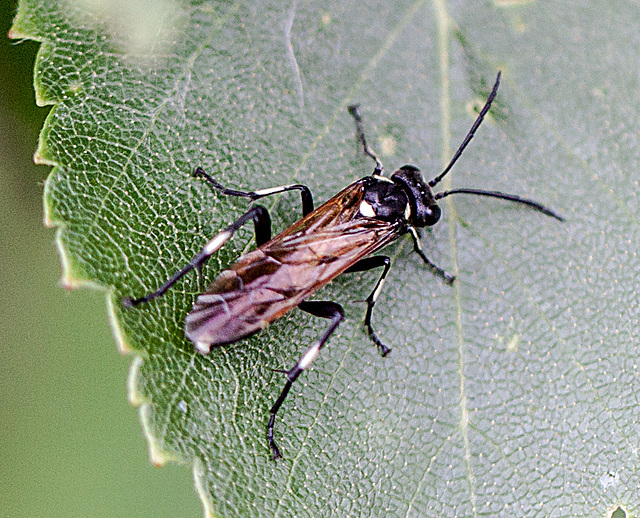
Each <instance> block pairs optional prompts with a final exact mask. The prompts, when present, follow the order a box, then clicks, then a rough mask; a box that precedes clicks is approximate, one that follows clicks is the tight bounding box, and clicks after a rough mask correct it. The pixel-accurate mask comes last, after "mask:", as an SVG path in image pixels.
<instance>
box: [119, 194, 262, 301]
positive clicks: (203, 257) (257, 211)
mask: <svg viewBox="0 0 640 518" xmlns="http://www.w3.org/2000/svg"><path fill="white" fill-rule="evenodd" d="M251 220H253V224H254V227H255V232H256V242H257V243H258V245H260V244H262V243H266V242H267V241H269V239H271V218H270V217H269V212H268V211H267V209H265V208H264V207H262V206H261V205H256V206H255V207H252V208H251V209H249V210H248V211H247V212H245V213H244V214H243V215H242V216H240V217H239V218H238V219H237V220H236V221H235V222H233V223H232V224H231V225H229V226H228V227H227V228H226V229H225V230H223V231H222V232H220V233H218V234H216V235H215V236H213V237H212V238H211V239H210V240H209V241H207V244H206V245H204V248H203V249H202V250H200V252H198V254H197V255H196V256H195V257H194V258H193V259H191V261H189V263H188V264H187V265H186V266H185V267H184V268H182V269H181V270H178V271H177V272H176V273H174V274H173V275H172V276H171V278H170V279H169V280H168V281H167V282H165V283H164V284H163V285H162V286H160V287H159V288H158V289H157V290H156V291H152V292H151V293H148V294H147V295H145V296H144V297H140V298H137V299H134V298H131V297H126V298H124V299H122V304H123V305H124V306H126V307H132V306H137V305H138V304H142V303H143V302H149V301H150V300H153V299H155V298H158V297H161V296H162V295H164V294H165V292H166V291H167V290H168V289H169V288H170V287H171V286H173V285H174V284H175V283H176V282H177V281H178V280H180V279H181V278H182V277H184V275H185V274H187V273H188V272H190V271H191V270H193V269H194V268H195V269H196V270H198V271H200V269H201V268H202V265H203V264H204V263H205V262H206V261H207V259H209V257H211V256H212V255H213V254H214V253H216V252H217V251H218V250H219V249H220V248H221V247H222V245H224V244H225V243H226V242H227V241H228V240H229V239H230V238H231V236H232V235H233V234H234V233H235V232H236V231H237V230H238V229H239V228H240V227H241V226H242V225H244V224H245V223H247V222H248V221H251Z"/></svg>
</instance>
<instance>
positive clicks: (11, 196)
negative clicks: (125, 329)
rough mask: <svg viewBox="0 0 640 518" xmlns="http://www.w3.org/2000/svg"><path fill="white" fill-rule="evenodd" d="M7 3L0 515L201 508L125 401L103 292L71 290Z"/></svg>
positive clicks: (29, 52) (29, 69)
mask: <svg viewBox="0 0 640 518" xmlns="http://www.w3.org/2000/svg"><path fill="white" fill-rule="evenodd" d="M16 5H17V2H14V1H3V2H0V32H1V34H2V36H1V37H0V40H1V42H0V220H1V221H2V224H1V225H0V319H1V322H2V339H1V342H0V343H1V347H2V353H1V360H0V394H1V399H0V401H1V403H0V405H1V406H0V433H1V436H2V440H1V441H0V516H1V517H23V516H28V517H39V516H47V517H56V516H64V517H75V516H81V517H92V518H93V517H102V516H108V517H113V516H125V517H129V516H130V517H138V516H140V517H144V516H154V517H162V516H172V517H176V516H179V517H182V516H185V517H190V516H201V514H202V511H201V507H200V503H199V501H198V498H197V496H196V494H195V492H194V490H193V483H192V477H191V470H190V468H189V467H187V466H176V465H170V466H168V467H166V468H162V469H156V468H154V467H153V466H152V465H151V464H150V463H149V460H148V457H147V445H146V442H145V440H144V438H143V436H142V430H141V427H140V425H139V423H138V418H137V411H136V409H135V408H133V407H131V406H129V405H128V403H127V395H126V377H127V371H128V366H129V362H130V358H126V357H122V356H120V355H119V354H118V352H117V350H116V346H115V344H114V341H113V339H112V337H111V332H110V330H109V325H108V323H107V316H106V309H105V302H104V294H103V293H101V292H97V291H92V290H88V289H83V290H76V291H73V292H66V291H65V290H63V289H62V288H61V287H60V285H59V278H60V274H61V270H60V264H59V260H58V256H57V253H56V248H55V245H54V236H55V230H54V229H47V228H44V227H43V225H42V189H43V184H44V180H45V178H46V176H47V174H48V172H49V170H50V168H49V167H44V166H35V165H34V164H33V160H32V157H33V153H34V151H35V149H36V145H37V139H38V133H39V131H40V128H41V127H42V124H43V122H44V119H45V117H46V115H47V113H48V111H49V109H48V108H38V107H37V106H36V104H35V97H34V92H33V64H34V59H35V56H36V52H37V50H38V44H37V43H35V42H32V41H24V42H16V41H13V40H9V39H8V38H7V37H6V34H7V32H8V31H9V28H10V26H11V21H12V19H13V16H14V14H15V10H16Z"/></svg>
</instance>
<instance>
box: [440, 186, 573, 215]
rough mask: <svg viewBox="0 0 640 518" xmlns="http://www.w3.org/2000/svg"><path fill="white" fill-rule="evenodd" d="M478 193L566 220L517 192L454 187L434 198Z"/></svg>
mask: <svg viewBox="0 0 640 518" xmlns="http://www.w3.org/2000/svg"><path fill="white" fill-rule="evenodd" d="M461 193H462V194H477V195H478V196H489V197H491V198H500V199H501V200H507V201H513V202H515V203H521V204H522V205H526V206H527V207H531V208H532V209H535V210H537V211H538V212H542V214H544V215H546V216H550V217H552V218H555V219H557V220H558V221H564V218H563V217H562V216H560V215H559V214H557V213H555V212H553V211H552V210H551V209H550V208H548V207H545V206H544V205H542V204H541V203H538V202H537V201H533V200H528V199H527V198H521V197H520V196H516V195H515V194H505V193H503V192H498V191H483V190H481V189H452V190H450V191H444V192H439V193H437V194H436V195H435V196H434V198H435V199H436V200H440V199H441V198H444V197H445V196H450V195H452V194H461Z"/></svg>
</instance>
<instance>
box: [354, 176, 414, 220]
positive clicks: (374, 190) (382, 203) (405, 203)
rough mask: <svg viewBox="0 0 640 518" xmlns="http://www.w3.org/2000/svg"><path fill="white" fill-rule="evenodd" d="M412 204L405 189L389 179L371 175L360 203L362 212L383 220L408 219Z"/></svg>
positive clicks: (364, 214)
mask: <svg viewBox="0 0 640 518" xmlns="http://www.w3.org/2000/svg"><path fill="white" fill-rule="evenodd" d="M410 211H411V209H410V205H409V200H408V199H407V195H406V194H405V192H404V190H403V189H402V188H401V187H400V186H398V185H396V184H395V183H393V182H391V181H389V180H388V179H386V178H384V179H377V178H374V177H370V181H369V182H367V184H366V186H365V191H364V197H363V200H362V202H361V203H360V213H361V214H362V215H363V216H366V217H368V218H376V219H381V220H383V221H398V220H406V219H408V217H409V216H410Z"/></svg>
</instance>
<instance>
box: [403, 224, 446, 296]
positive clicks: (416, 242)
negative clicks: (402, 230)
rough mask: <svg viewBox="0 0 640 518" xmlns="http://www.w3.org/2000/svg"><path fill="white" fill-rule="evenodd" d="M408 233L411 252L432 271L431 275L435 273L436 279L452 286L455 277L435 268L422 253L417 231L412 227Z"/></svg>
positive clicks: (437, 267)
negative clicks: (410, 241)
mask: <svg viewBox="0 0 640 518" xmlns="http://www.w3.org/2000/svg"><path fill="white" fill-rule="evenodd" d="M409 233H410V234H411V237H412V238H413V251H414V252H415V253H417V254H418V255H419V256H420V257H421V258H422V260H423V261H424V262H425V264H426V265H427V266H429V268H431V269H432V270H433V273H435V274H436V275H437V276H438V277H440V278H441V279H442V280H443V281H444V282H445V283H446V284H449V285H451V284H453V281H455V280H456V278H455V276H453V275H451V274H450V273H447V272H445V271H444V270H443V269H442V268H440V267H439V266H437V265H436V264H435V263H434V262H433V261H432V260H431V259H429V258H428V257H427V256H426V255H425V253H424V252H423V251H422V245H421V244H420V236H418V231H417V230H416V229H415V228H413V227H409Z"/></svg>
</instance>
